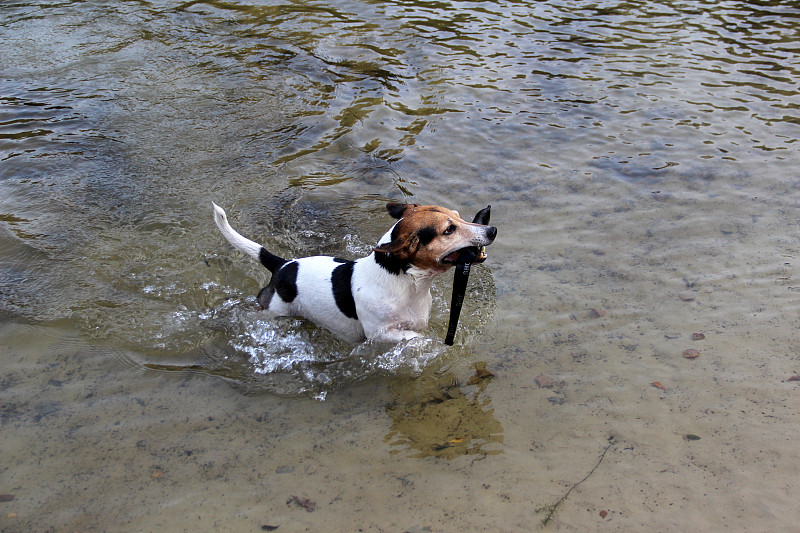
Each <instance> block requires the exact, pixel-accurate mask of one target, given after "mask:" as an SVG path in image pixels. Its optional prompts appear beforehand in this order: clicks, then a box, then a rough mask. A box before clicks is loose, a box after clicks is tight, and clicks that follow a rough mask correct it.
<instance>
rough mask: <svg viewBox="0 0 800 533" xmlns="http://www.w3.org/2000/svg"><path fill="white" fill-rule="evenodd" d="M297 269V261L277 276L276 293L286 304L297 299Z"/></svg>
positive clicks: (279, 271)
mask: <svg viewBox="0 0 800 533" xmlns="http://www.w3.org/2000/svg"><path fill="white" fill-rule="evenodd" d="M297 267H298V264H297V261H291V262H289V263H286V265H284V266H283V267H282V268H281V269H280V270H278V272H277V273H276V274H275V292H277V293H278V296H280V297H281V299H282V300H283V301H284V302H286V303H289V302H293V301H294V299H295V298H297Z"/></svg>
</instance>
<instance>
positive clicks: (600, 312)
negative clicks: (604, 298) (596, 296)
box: [592, 307, 606, 318]
mask: <svg viewBox="0 0 800 533" xmlns="http://www.w3.org/2000/svg"><path fill="white" fill-rule="evenodd" d="M592 314H593V315H594V316H595V317H596V318H603V317H604V316H606V310H605V309H603V308H602V307H594V308H593V309H592Z"/></svg>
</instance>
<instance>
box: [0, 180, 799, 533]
mask: <svg viewBox="0 0 800 533" xmlns="http://www.w3.org/2000/svg"><path fill="white" fill-rule="evenodd" d="M587 186H588V185H587ZM557 192H558V194H556V195H554V196H553V198H558V200H552V201H551V202H550V201H548V200H546V199H543V200H532V199H531V198H525V197H524V195H523V197H520V198H519V199H518V200H517V201H518V202H519V207H516V206H515V204H514V201H515V200H514V199H513V198H512V195H513V192H512V193H509V197H508V198H505V199H502V201H504V202H506V203H505V204H504V208H503V209H502V210H501V209H498V210H497V212H498V215H497V224H498V226H500V227H501V228H502V227H503V225H504V224H511V223H512V222H511V220H512V213H513V216H514V217H517V218H516V220H515V221H514V223H515V224H517V225H516V226H515V228H516V230H515V232H514V233H513V236H510V237H509V238H506V239H505V240H503V239H499V240H498V242H497V243H496V244H495V245H494V246H493V250H492V255H491V256H490V257H491V259H493V260H494V262H493V263H491V264H490V268H491V270H492V275H493V277H494V280H495V282H496V284H497V308H496V310H495V312H494V317H493V321H492V324H491V325H490V326H489V327H488V328H486V332H485V335H483V336H482V337H479V338H478V339H473V341H472V344H470V345H468V346H462V347H461V348H460V350H461V352H460V355H457V356H450V357H449V358H445V359H446V363H445V364H439V365H437V364H433V365H431V366H430V368H428V369H427V370H426V371H425V372H424V373H423V374H422V375H421V376H419V377H415V378H414V377H407V376H406V377H401V376H389V377H382V378H375V379H373V380H368V381H367V382H365V383H361V384H354V385H349V386H346V387H344V388H342V389H340V390H335V391H333V392H331V393H330V394H328V397H327V399H326V401H324V402H321V401H315V400H313V399H306V398H300V399H298V398H283V397H278V396H275V395H270V394H252V392H250V393H245V392H244V391H243V390H242V389H241V387H239V386H238V385H237V383H235V382H228V381H225V380H224V379H222V378H219V377H214V376H210V375H207V374H203V373H198V372H189V371H187V372H162V371H153V370H146V369H143V367H142V366H141V365H140V364H137V363H134V362H133V361H135V360H136V358H135V356H130V354H126V353H124V352H123V351H120V350H116V349H113V348H110V347H108V346H99V345H93V344H90V343H87V342H86V341H84V340H82V339H81V338H80V337H79V336H78V335H77V334H75V333H74V332H73V331H72V330H71V329H70V328H69V326H64V327H61V326H59V325H58V324H53V325H49V326H35V325H34V326H32V325H23V324H19V323H16V322H14V321H7V322H6V323H5V324H4V325H3V326H2V330H1V331H0V351H2V353H3V357H2V359H3V361H4V368H3V373H2V376H3V377H2V388H1V389H0V402H2V418H1V420H2V431H1V432H0V440H1V441H2V442H1V443H0V444H1V445H2V450H3V458H4V460H3V464H2V466H0V493H2V494H5V495H7V497H6V498H5V499H7V500H9V499H10V501H4V502H2V503H0V512H1V513H2V514H0V529H2V530H3V531H41V530H46V529H47V528H53V529H54V530H57V531H64V530H70V531H72V530H76V531H90V530H91V531H98V530H106V531H211V530H214V531H260V530H273V529H272V528H275V527H277V529H275V530H277V531H359V530H362V531H415V532H421V531H522V530H535V529H539V528H542V527H544V528H545V529H552V530H559V531H595V530H619V531H636V530H642V529H643V528H645V527H646V528H647V529H648V530H649V531H685V530H687V528H692V529H693V528H700V529H704V530H721V529H723V528H725V529H729V528H730V529H733V530H738V531H770V530H771V531H779V530H788V529H789V528H791V527H794V526H795V525H796V523H797V521H798V520H800V508H798V506H797V505H796V502H797V498H798V496H800V493H798V489H797V483H796V481H797V479H798V477H800V462H798V460H797V458H798V456H800V443H799V442H798V440H797V438H796V436H797V435H798V433H799V432H800V418H798V414H797V406H798V405H799V404H798V399H797V396H798V394H800V382H799V381H792V380H791V378H792V376H795V375H796V374H798V373H800V365H799V364H798V355H797V348H798V322H799V317H800V312H799V309H800V304H798V298H797V286H796V284H797V282H796V280H795V279H794V278H793V274H792V268H793V264H794V263H795V262H796V261H797V255H798V248H799V247H798V241H797V238H796V237H795V235H796V231H795V230H796V229H797V223H796V222H791V220H792V219H791V216H790V215H791V213H792V209H791V206H788V207H787V206H785V205H783V204H781V202H780V201H779V200H774V201H773V202H772V203H771V204H767V205H763V204H759V201H758V199H756V198H754V197H750V198H746V196H747V195H746V194H743V196H742V197H741V198H738V199H736V201H722V200H719V199H715V197H714V196H713V195H708V196H704V195H702V194H700V193H698V194H697V195H695V196H693V197H691V198H673V197H669V196H668V195H664V194H663V193H651V192H647V193H641V194H640V196H639V197H636V195H635V194H634V195H633V197H634V200H633V208H632V209H616V208H615V205H614V201H613V199H612V198H606V199H605V200H603V199H602V198H601V199H600V200H599V201H600V202H603V201H604V202H605V205H606V207H605V208H603V209H602V210H598V209H597V207H596V206H593V205H580V204H579V203H578V202H576V203H575V204H573V207H572V209H571V210H570V211H569V212H567V211H565V210H564V209H563V208H562V205H561V202H566V203H569V191H566V190H564V191H557ZM531 194H535V192H532V193H531ZM576 194H581V195H583V197H584V198H585V197H590V196H591V191H587V190H581V191H577V192H576ZM609 194H610V196H611V195H613V194H614V193H609ZM620 196H621V195H620ZM628 197H629V198H630V197H631V195H628ZM532 203H535V204H536V209H534V210H531V211H530V214H529V215H525V214H524V213H526V212H528V210H526V209H523V207H522V206H524V205H530V204H532ZM621 205H622V206H623V207H624V206H630V205H631V202H630V201H626V202H625V203H621ZM617 207H619V206H617ZM631 211H635V217H633V215H631V218H630V219H627V213H631ZM689 212H692V213H695V214H696V213H704V214H706V215H707V218H703V220H704V221H705V223H702V222H703V220H701V221H700V223H698V219H697V217H695V218H693V219H692V218H687V217H686V216H685V215H686V214H687V213H689ZM520 217H521V218H520ZM504 218H505V220H504ZM542 220H545V221H547V222H546V224H545V225H541V224H537V222H541V221H542ZM647 220H652V221H653V222H652V229H651V228H649V227H648V223H647V222H645V223H643V222H642V221H647ZM525 228H528V229H525ZM554 228H556V229H557V231H554V230H553V229H554ZM598 235H603V236H604V238H603V239H601V238H598ZM587 236H588V237H587ZM521 242H534V243H536V247H532V246H530V247H528V248H522V247H521V246H520V243H521ZM565 243H567V244H565ZM501 258H505V260H501ZM695 333H699V334H702V337H704V338H702V339H698V340H695V338H694V337H695V336H694V334H695ZM687 349H694V350H697V351H698V352H699V354H700V355H699V357H697V358H694V359H688V358H685V357H683V355H682V354H683V352H684V351H685V350H687ZM483 365H485V368H486V369H487V370H489V371H490V372H491V373H493V374H494V375H493V376H490V377H485V378H483V379H473V378H472V376H474V375H475V368H476V367H477V366H483ZM654 382H657V383H658V384H659V385H660V386H656V385H654V384H653V383H654ZM11 497H13V499H11ZM551 511H552V512H551ZM548 519H549V520H548ZM544 522H546V524H545V523H544Z"/></svg>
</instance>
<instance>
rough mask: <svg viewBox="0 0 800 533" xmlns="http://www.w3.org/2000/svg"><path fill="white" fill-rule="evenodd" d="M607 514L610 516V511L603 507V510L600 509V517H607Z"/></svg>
mask: <svg viewBox="0 0 800 533" xmlns="http://www.w3.org/2000/svg"><path fill="white" fill-rule="evenodd" d="M607 516H608V511H606V510H605V509H603V510H602V511H600V518H605V517H607Z"/></svg>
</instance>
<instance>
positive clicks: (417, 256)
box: [212, 202, 497, 342]
mask: <svg viewBox="0 0 800 533" xmlns="http://www.w3.org/2000/svg"><path fill="white" fill-rule="evenodd" d="M212 204H213V202H212ZM213 205H214V221H215V222H216V224H217V227H219V229H220V231H221V232H222V235H223V236H224V237H225V238H226V239H227V240H228V242H230V243H231V244H232V245H233V246H234V247H236V248H238V249H239V250H241V251H242V252H244V253H246V254H247V255H249V256H251V257H253V258H254V259H256V260H258V261H260V262H261V264H262V265H264V266H265V267H267V269H268V270H269V271H270V272H271V273H272V279H270V282H269V285H267V286H266V287H264V288H263V289H261V292H259V293H258V298H257V299H258V303H259V305H261V307H262V308H264V309H267V310H269V311H271V312H272V313H274V314H276V315H280V316H300V317H303V318H306V319H308V320H310V321H312V322H314V323H315V324H316V325H317V326H320V327H323V328H326V329H328V330H330V331H331V332H333V333H334V334H335V335H336V336H338V337H340V338H342V339H344V340H346V341H349V342H360V341H363V340H364V339H370V340H376V341H382V342H399V341H402V340H407V339H412V338H414V337H419V336H420V334H419V333H417V332H418V331H420V330H424V329H426V328H427V327H428V316H429V315H430V311H431V291H430V288H431V284H432V283H433V277H434V276H436V275H437V274H441V273H442V272H445V271H446V270H447V269H449V268H450V267H451V266H453V265H454V264H456V263H458V262H459V261H461V262H464V261H465V259H466V258H469V261H474V260H475V258H476V257H478V261H480V260H482V259H485V255H481V254H480V253H479V250H480V249H481V247H483V246H487V245H489V244H491V243H492V242H493V241H494V238H495V236H496V235H497V228H494V227H492V226H484V225H481V224H473V223H470V222H466V221H464V220H463V219H462V218H461V216H459V214H458V212H457V211H452V210H450V209H447V208H444V207H439V206H436V205H424V206H420V205H417V204H401V203H390V204H387V206H386V210H387V211H388V212H389V214H390V215H391V216H392V217H394V218H396V219H398V222H396V223H395V225H394V226H392V228H391V229H390V230H389V231H387V232H386V234H385V235H384V236H383V237H381V239H380V240H379V241H378V245H377V246H376V247H375V248H374V251H373V252H372V253H371V254H369V255H368V256H367V257H362V258H361V259H356V260H355V261H347V260H344V259H338V258H335V257H328V256H314V257H303V258H300V259H293V260H286V259H283V258H280V257H278V256H276V255H274V254H271V253H270V252H268V251H267V250H266V249H265V248H264V247H263V246H261V245H260V244H258V243H256V242H253V241H251V240H250V239H247V238H245V237H243V236H241V235H240V234H239V233H238V232H236V230H234V229H233V228H232V227H231V226H230V224H228V219H227V217H226V215H225V211H224V210H223V209H222V208H221V207H219V206H218V205H216V204H213Z"/></svg>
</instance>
